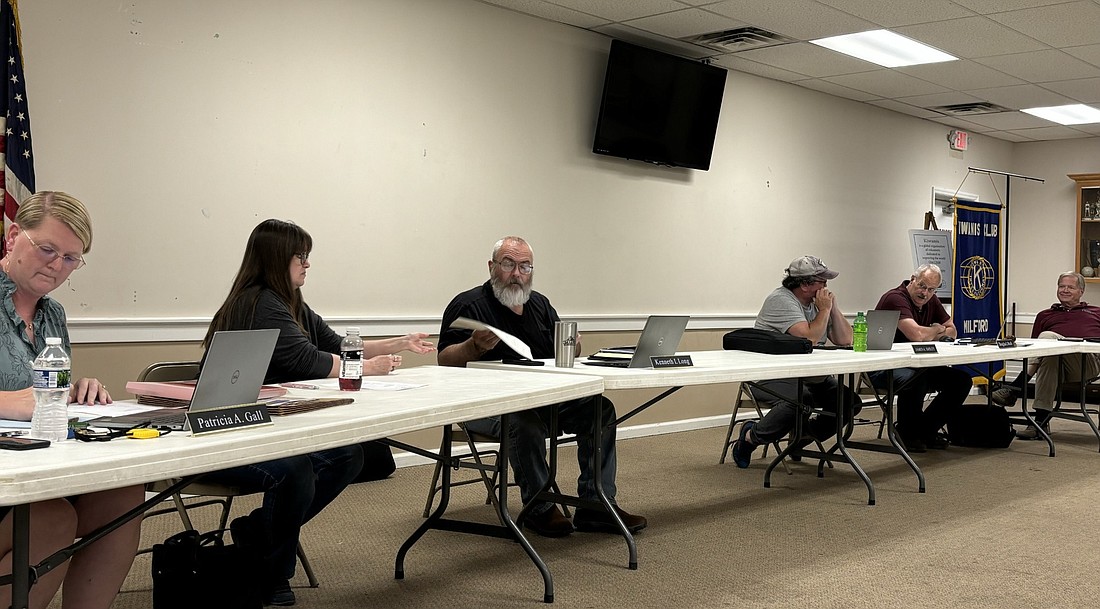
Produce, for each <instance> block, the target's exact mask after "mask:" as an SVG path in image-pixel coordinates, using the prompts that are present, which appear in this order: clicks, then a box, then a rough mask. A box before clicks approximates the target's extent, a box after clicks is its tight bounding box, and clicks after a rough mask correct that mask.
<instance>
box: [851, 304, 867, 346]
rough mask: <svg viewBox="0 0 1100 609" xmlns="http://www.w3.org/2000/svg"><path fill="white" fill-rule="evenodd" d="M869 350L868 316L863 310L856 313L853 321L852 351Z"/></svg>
mask: <svg viewBox="0 0 1100 609" xmlns="http://www.w3.org/2000/svg"><path fill="white" fill-rule="evenodd" d="M866 350H867V318H866V317H864V316H863V311H860V312H858V313H856V320H855V321H854V322H852V351H866Z"/></svg>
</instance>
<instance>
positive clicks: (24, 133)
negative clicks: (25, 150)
mask: <svg viewBox="0 0 1100 609" xmlns="http://www.w3.org/2000/svg"><path fill="white" fill-rule="evenodd" d="M19 137H21V138H23V139H25V140H28V139H30V137H31V134H29V133H27V132H26V131H23V132H21V133H20V134H19Z"/></svg>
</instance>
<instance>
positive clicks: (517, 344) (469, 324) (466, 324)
mask: <svg viewBox="0 0 1100 609" xmlns="http://www.w3.org/2000/svg"><path fill="white" fill-rule="evenodd" d="M451 327H452V328H463V329H466V330H488V331H490V332H492V333H493V334H496V335H497V336H498V337H499V338H500V340H502V341H504V344H506V345H508V346H509V347H511V348H512V351H515V352H516V353H518V354H520V355H522V356H523V357H526V358H527V359H535V358H534V357H532V356H531V347H528V346H527V343H525V342H523V341H522V340H520V339H518V338H516V337H515V336H512V335H511V334H509V333H507V332H505V331H504V330H500V329H498V328H494V327H493V326H490V325H489V324H486V323H482V322H480V321H476V320H473V319H470V318H469V317H459V318H458V319H456V320H454V321H453V322H452V323H451Z"/></svg>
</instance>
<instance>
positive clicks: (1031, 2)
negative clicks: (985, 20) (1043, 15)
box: [955, 0, 1066, 15]
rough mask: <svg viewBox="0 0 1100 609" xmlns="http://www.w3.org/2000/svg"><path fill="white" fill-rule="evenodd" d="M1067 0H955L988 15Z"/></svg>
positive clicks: (976, 11)
mask: <svg viewBox="0 0 1100 609" xmlns="http://www.w3.org/2000/svg"><path fill="white" fill-rule="evenodd" d="M1065 1H1066V0H955V3H956V4H961V5H963V6H965V7H966V8H968V9H970V10H972V11H974V12H975V13H978V14H981V15H988V14H990V13H1003V12H1005V11H1014V10H1018V9H1022V8H1031V7H1035V6H1049V5H1051V4H1060V3H1062V2H1065Z"/></svg>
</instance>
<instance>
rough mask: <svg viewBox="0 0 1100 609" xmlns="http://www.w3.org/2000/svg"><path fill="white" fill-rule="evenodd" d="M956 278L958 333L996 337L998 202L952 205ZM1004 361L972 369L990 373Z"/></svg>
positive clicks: (954, 304) (954, 315) (998, 312)
mask: <svg viewBox="0 0 1100 609" xmlns="http://www.w3.org/2000/svg"><path fill="white" fill-rule="evenodd" d="M954 271H955V272H954V277H955V282H954V286H953V288H952V292H951V298H952V301H951V303H952V309H951V317H952V318H953V319H954V321H955V327H956V328H958V330H959V336H960V337H969V338H974V339H979V338H997V337H998V336H1000V334H1001V319H1002V316H1001V206H1000V204H992V203H978V202H965V203H963V202H960V203H957V204H956V205H955V260H954ZM1003 367H1004V363H1003V362H990V363H988V364H978V365H975V366H974V369H975V370H977V371H981V372H982V373H985V374H988V375H990V376H993V375H994V374H995V373H997V372H998V371H1000V370H1002V369H1003Z"/></svg>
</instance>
